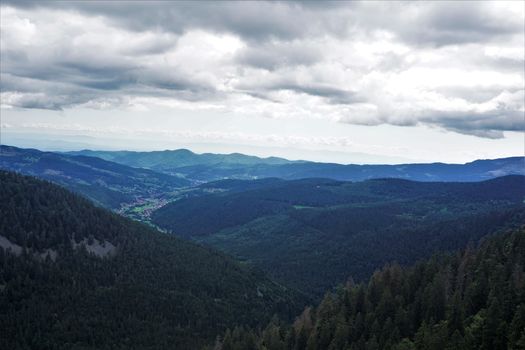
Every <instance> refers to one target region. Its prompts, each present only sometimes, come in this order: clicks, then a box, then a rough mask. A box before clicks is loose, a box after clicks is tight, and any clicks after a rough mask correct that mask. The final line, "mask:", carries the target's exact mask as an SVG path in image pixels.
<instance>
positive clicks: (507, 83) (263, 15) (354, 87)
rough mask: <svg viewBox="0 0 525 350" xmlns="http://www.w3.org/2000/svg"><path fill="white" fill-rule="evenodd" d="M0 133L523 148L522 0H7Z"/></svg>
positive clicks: (326, 151)
mask: <svg viewBox="0 0 525 350" xmlns="http://www.w3.org/2000/svg"><path fill="white" fill-rule="evenodd" d="M0 20H1V21H0V24H1V28H0V29H1V32H0V36H1V38H0V39H1V40H0V44H1V45H0V53H1V60H0V63H1V67H0V79H1V80H0V82H1V85H0V86H1V87H0V98H1V101H0V115H1V140H0V141H1V142H2V143H3V144H11V145H17V146H22V147H35V148H40V149H49V150H73V149H81V148H91V149H110V150H113V149H130V150H158V149H177V148H187V149H190V150H193V151H196V152H215V153H231V152H240V153H246V154H254V155H259V156H281V157H285V158H289V159H307V160H316V161H326V162H340V163H401V162H433V161H441V162H448V163H463V162H468V161H472V160H474V159H487V158H499V157H507V156H517V155H523V154H524V145H525V143H524V142H525V140H524V128H525V102H524V100H525V74H524V73H525V72H524V70H525V2H523V1H510V2H505V1H496V2H490V1H480V2H476V1H465V2H459V1H435V2H431V1H427V2H392V1H388V2H386V1H385V2H382V1H364V2H343V1H336V2H328V1H322V2H314V1H307V2H300V1H286V2H278V1H272V2H265V1H256V2H237V1H235V2H226V1H221V2H195V1H192V2H184V1H181V2H169V1H164V2H154V1H153V2H152V1H148V2H140V1H129V2H127V1H109V2H102V1H56V2H37V1H34V2H32V1H29V2H25V1H19V0H18V1H9V0H6V1H4V0H3V1H2V2H1V5H0Z"/></svg>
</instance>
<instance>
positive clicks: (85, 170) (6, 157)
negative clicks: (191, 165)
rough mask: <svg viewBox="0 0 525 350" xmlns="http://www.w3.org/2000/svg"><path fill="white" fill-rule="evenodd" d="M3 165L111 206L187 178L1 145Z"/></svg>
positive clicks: (160, 191) (168, 189)
mask: <svg viewBox="0 0 525 350" xmlns="http://www.w3.org/2000/svg"><path fill="white" fill-rule="evenodd" d="M0 169H4V170H10V171H16V172H19V173H22V174H25V175H32V176H36V177H39V178H42V179H46V180H49V181H52V182H55V183H58V184H60V185H63V186H64V187H66V188H68V189H70V190H72V191H74V192H77V193H80V194H82V195H84V196H86V197H87V198H89V199H91V200H92V201H94V202H95V203H97V204H99V205H101V206H104V207H107V208H112V209H118V208H120V207H121V205H122V204H126V203H133V202H135V201H137V200H138V199H141V198H151V197H155V196H160V195H163V194H166V193H169V192H172V191H175V190H177V189H178V188H181V187H184V186H187V185H188V184H189V182H188V181H187V180H185V179H182V178H178V177H174V176H170V175H166V174H161V173H156V172H154V171H151V170H148V169H139V168H132V167H129V166H126V165H122V164H118V163H114V162H109V161H105V160H102V159H100V158H96V157H87V156H69V155H64V154H58V153H52V152H41V151H38V150H34V149H21V148H16V147H11V146H0Z"/></svg>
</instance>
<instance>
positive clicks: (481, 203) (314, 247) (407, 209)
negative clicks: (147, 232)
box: [152, 175, 525, 296]
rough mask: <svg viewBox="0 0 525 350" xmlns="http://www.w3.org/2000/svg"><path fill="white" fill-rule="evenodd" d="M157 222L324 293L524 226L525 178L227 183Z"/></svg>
mask: <svg viewBox="0 0 525 350" xmlns="http://www.w3.org/2000/svg"><path fill="white" fill-rule="evenodd" d="M200 188H201V189H202V191H203V192H202V194H201V195H198V196H194V197H189V198H186V199H182V200H179V201H176V202H173V203H170V204H168V205H166V206H165V207H163V208H161V209H159V210H157V211H155V212H154V213H153V216H152V218H153V221H154V222H155V223H156V224H157V225H159V226H161V227H163V228H166V229H169V230H171V231H173V232H174V233H176V234H178V235H181V236H184V237H189V238H192V239H194V240H197V241H199V242H203V243H206V244H208V245H212V246H214V247H217V248H220V249H221V250H224V251H226V252H228V253H230V254H232V255H234V256H236V257H237V258H239V259H242V260H245V261H248V262H250V263H252V264H254V265H256V266H259V267H260V268H262V269H264V270H265V271H267V272H268V273H269V274H271V275H272V276H273V277H274V278H276V279H277V280H279V281H280V282H281V283H285V284H288V285H291V286H294V287H295V288H298V289H301V290H303V291H305V292H308V293H312V294H313V295H317V296H321V295H322V294H323V293H324V292H325V291H326V290H327V289H329V288H331V287H332V286H334V285H336V284H337V283H341V282H342V281H344V280H346V279H347V278H348V277H349V276H352V277H353V278H354V279H355V280H357V281H362V280H365V279H367V278H368V277H369V276H370V275H371V274H372V272H373V271H374V270H375V269H377V268H379V267H381V266H383V265H384V264H385V263H387V262H390V261H398V262H399V263H401V264H403V265H405V264H411V263H414V262H415V261H416V260H418V259H422V258H425V257H429V256H431V255H432V254H433V253H434V252H435V251H449V250H455V249H460V248H461V247H464V246H466V244H467V243H468V242H469V241H477V240H479V239H480V238H482V237H483V236H484V235H486V234H489V233H492V232H494V231H496V230H499V229H503V228H505V227H512V226H515V225H520V224H522V223H525V207H524V204H523V199H524V198H525V177H523V176H517V175H515V176H506V177H501V178H497V179H493V180H489V181H484V182H476V183H437V182H426V183H425V182H414V181H408V180H401V179H378V180H369V181H364V182H355V183H350V182H340V181H334V180H327V179H303V180H294V181H285V180H278V179H264V180H257V181H240V180H227V181H219V182H215V183H208V184H204V185H202V186H200Z"/></svg>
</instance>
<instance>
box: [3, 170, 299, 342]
mask: <svg viewBox="0 0 525 350" xmlns="http://www.w3.org/2000/svg"><path fill="white" fill-rule="evenodd" d="M304 304H305V299H304V298H303V297H301V296H300V295H299V294H297V293H295V292H293V291H292V290H289V289H285V288H284V287H282V286H279V285H277V284H275V283H273V282H272V281H270V280H269V279H267V278H266V277H264V275H262V273H260V272H257V271H255V270H253V269H251V268H249V267H246V266H242V265H240V264H239V263H237V262H235V261H234V260H232V259H230V258H228V257H226V256H224V255H223V254H221V253H218V252H215V251H213V250H211V249H208V248H204V247H200V246H197V245H195V244H193V243H190V242H185V241H183V240H180V239H178V238H176V237H173V236H170V235H166V234H162V233H159V232H157V231H154V230H152V229H150V228H148V227H146V226H144V225H142V224H140V223H136V222H133V221H131V220H128V219H125V218H122V217H120V216H118V215H117V214H113V213H110V212H108V211H106V210H104V209H101V208H97V207H95V206H93V205H92V204H91V203H90V202H89V201H87V200H86V199H83V198H81V197H79V196H77V195H75V194H72V193H70V192H68V191H66V190H65V189H62V188H60V187H59V186H57V185H54V184H51V183H48V182H44V181H40V180H36V179H34V178H30V177H26V176H22V175H18V174H15V173H10V172H4V171H0V329H1V332H0V344H1V345H0V347H1V348H4V349H167V348H173V349H195V348H198V347H199V346H200V345H202V344H203V343H205V342H209V341H211V340H212V339H214V337H215V336H216V334H217V333H218V332H221V331H223V330H224V329H226V327H233V326H234V325H237V324H251V325H254V326H255V325H256V324H258V323H260V322H265V320H269V319H270V317H271V316H272V315H273V314H274V313H277V314H281V315H282V316H283V317H291V316H292V315H293V314H295V313H296V312H297V310H300V309H301V308H302V307H303V306H304Z"/></svg>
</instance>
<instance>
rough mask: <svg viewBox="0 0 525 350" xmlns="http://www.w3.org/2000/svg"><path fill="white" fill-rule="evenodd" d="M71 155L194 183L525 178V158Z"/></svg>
mask: <svg viewBox="0 0 525 350" xmlns="http://www.w3.org/2000/svg"><path fill="white" fill-rule="evenodd" d="M67 154H71V155H85V156H95V157H100V158H102V159H105V160H108V161H112V162H116V163H120V164H124V165H128V166H132V167H141V168H147V169H151V170H155V171H158V172H162V173H166V174H170V175H178V176H181V177H184V178H186V179H188V180H191V181H194V182H209V181H214V180H220V179H225V178H232V179H258V178H266V177H278V178H282V179H288V180H292V179H302V178H311V177H317V178H328V179H333V180H342V181H362V180H367V179H373V178H387V177H388V178H403V179H408V180H415V181H461V182H465V181H482V180H488V179H492V178H495V177H499V176H504V175H512V174H522V175H524V174H525V158H524V157H509V158H501V159H488V160H476V161H473V162H470V163H466V164H445V163H429V164H398V165H357V164H348V165H344V164H336V163H317V162H309V161H288V160H286V159H282V158H275V157H270V158H258V157H254V156H246V155H242V154H238V153H233V154H227V155H224V154H211V153H204V154H195V153H193V152H191V151H189V150H186V149H180V150H173V151H170V150H166V151H154V152H130V151H89V150H84V151H77V152H69V153H67Z"/></svg>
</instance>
